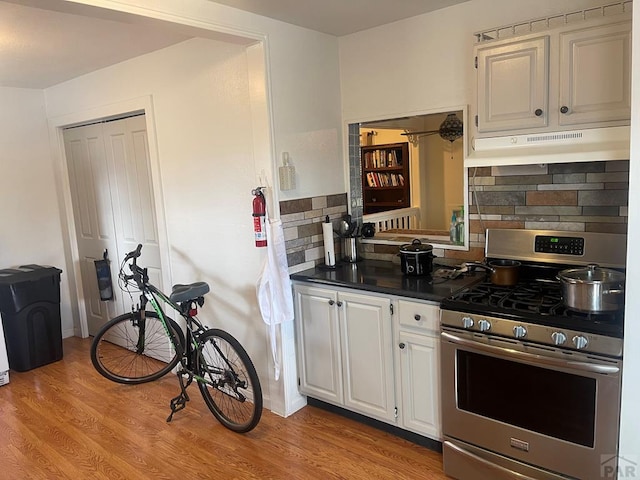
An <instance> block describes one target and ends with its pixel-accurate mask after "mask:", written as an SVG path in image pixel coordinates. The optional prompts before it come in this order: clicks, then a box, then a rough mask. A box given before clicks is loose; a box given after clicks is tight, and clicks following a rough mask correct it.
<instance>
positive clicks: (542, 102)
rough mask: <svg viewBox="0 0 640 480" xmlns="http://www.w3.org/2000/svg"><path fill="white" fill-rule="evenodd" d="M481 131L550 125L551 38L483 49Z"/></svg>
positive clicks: (479, 64)
mask: <svg viewBox="0 0 640 480" xmlns="http://www.w3.org/2000/svg"><path fill="white" fill-rule="evenodd" d="M476 61H477V67H478V131H479V132H482V133H484V132H495V131H501V130H514V129H522V128H539V127H545V126H547V124H548V118H549V112H548V105H549V81H548V79H549V71H548V70H549V36H548V35H545V36H542V37H537V38H531V39H527V40H517V41H513V42H509V43H506V44H501V45H488V46H484V47H479V48H478V49H477V52H476Z"/></svg>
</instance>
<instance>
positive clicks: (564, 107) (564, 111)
mask: <svg viewBox="0 0 640 480" xmlns="http://www.w3.org/2000/svg"><path fill="white" fill-rule="evenodd" d="M568 111H569V107H567V106H566V105H563V106H561V107H560V113H567V112H568Z"/></svg>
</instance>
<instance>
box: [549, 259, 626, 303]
mask: <svg viewBox="0 0 640 480" xmlns="http://www.w3.org/2000/svg"><path fill="white" fill-rule="evenodd" d="M557 278H558V280H560V283H561V284H562V299H563V301H564V304H565V305H566V306H567V307H569V308H571V309H572V310H577V311H580V312H588V313H592V312H593V313H597V312H610V311H615V310H619V309H620V308H622V307H623V306H624V288H625V275H624V273H622V272H619V271H617V270H611V269H608V268H600V267H598V265H594V264H590V265H588V266H587V267H586V268H573V269H569V270H563V271H561V272H560V273H559V274H558V277H557Z"/></svg>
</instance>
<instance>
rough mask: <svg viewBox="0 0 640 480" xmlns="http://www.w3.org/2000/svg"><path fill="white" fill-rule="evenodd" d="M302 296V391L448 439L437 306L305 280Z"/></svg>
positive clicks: (298, 298) (298, 299) (298, 301)
mask: <svg viewBox="0 0 640 480" xmlns="http://www.w3.org/2000/svg"><path fill="white" fill-rule="evenodd" d="M294 296H295V307H296V341H297V347H298V375H299V385H300V392H301V393H303V394H305V395H309V396H311V397H313V398H316V399H319V400H323V401H326V402H328V403H331V404H334V405H338V406H341V407H343V408H346V409H348V410H351V411H354V412H357V413H361V414H363V415H367V416H369V417H372V418H375V419H378V420H382V421H384V422H386V423H391V424H393V425H396V426H398V427H400V428H403V429H406V430H410V431H412V432H414V433H418V434H421V435H424V436H427V437H430V438H433V439H436V440H439V439H440V393H439V392H440V387H439V338H438V328H439V308H438V306H437V305H435V304H430V303H425V302H420V301H412V300H405V299H400V298H397V297H390V296H385V295H377V294H370V293H368V292H361V291H358V290H350V289H349V290H347V289H337V288H330V287H317V286H315V285H314V286H310V285H309V284H303V283H295V284H294ZM392 312H394V313H392Z"/></svg>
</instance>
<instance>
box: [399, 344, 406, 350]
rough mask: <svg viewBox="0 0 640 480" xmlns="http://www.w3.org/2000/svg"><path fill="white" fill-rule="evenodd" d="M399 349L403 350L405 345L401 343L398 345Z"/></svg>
mask: <svg viewBox="0 0 640 480" xmlns="http://www.w3.org/2000/svg"><path fill="white" fill-rule="evenodd" d="M398 346H399V347H400V350H403V349H404V347H406V345H405V344H404V343H401V344H400V345H398Z"/></svg>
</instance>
